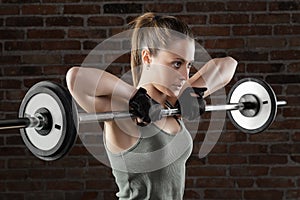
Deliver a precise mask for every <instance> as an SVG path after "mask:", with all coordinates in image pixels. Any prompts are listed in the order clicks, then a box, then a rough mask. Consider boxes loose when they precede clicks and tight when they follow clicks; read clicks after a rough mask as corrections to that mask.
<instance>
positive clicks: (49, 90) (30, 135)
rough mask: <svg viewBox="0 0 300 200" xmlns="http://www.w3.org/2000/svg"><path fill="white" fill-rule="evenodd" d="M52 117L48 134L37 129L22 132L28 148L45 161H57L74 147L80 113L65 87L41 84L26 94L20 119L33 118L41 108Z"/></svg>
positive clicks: (22, 130)
mask: <svg viewBox="0 0 300 200" xmlns="http://www.w3.org/2000/svg"><path fill="white" fill-rule="evenodd" d="M42 108H44V109H47V110H48V111H49V112H50V114H51V117H52V119H51V121H52V126H51V127H50V129H51V130H50V131H49V133H47V134H46V135H43V134H40V133H39V131H38V130H36V129H35V128H30V127H29V128H25V129H20V132H21V136H22V138H23V141H24V143H25V145H26V146H27V147H28V148H29V150H30V151H31V152H32V153H33V154H34V155H35V156H36V157H38V158H40V159H42V160H47V161H51V160H56V159H59V158H61V157H62V156H64V155H65V154H66V153H67V152H69V150H70V149H71V147H72V146H73V144H74V142H75V140H76V136H77V127H78V122H77V110H76V105H75V104H74V102H73V100H72V97H71V95H70V93H69V92H68V90H66V89H65V88H64V87H62V86H60V85H58V84H56V83H52V82H49V81H42V82H39V83H37V84H35V85H34V86H33V87H31V88H30V89H29V90H28V92H27V93H26V95H25V97H24V99H23V101H22V103H21V106H20V109H19V117H26V116H34V115H35V113H36V112H37V111H38V110H39V109H42Z"/></svg>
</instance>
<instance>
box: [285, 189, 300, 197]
mask: <svg viewBox="0 0 300 200" xmlns="http://www.w3.org/2000/svg"><path fill="white" fill-rule="evenodd" d="M286 198H287V199H299V198H300V191H299V190H298V189H296V190H293V189H291V190H287V192H286Z"/></svg>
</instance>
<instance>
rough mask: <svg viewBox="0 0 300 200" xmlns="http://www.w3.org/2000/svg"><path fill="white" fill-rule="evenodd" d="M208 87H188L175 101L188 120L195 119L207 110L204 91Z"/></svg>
mask: <svg viewBox="0 0 300 200" xmlns="http://www.w3.org/2000/svg"><path fill="white" fill-rule="evenodd" d="M206 90H207V88H196V87H188V88H186V89H185V90H184V91H183V93H182V94H181V95H180V97H179V98H178V100H177V101H176V103H175V107H176V108H177V109H179V111H180V113H181V116H182V117H183V118H184V119H187V120H194V119H196V118H197V117H199V116H200V115H202V114H203V113H204V112H205V100H204V99H203V95H204V92H205V91H206Z"/></svg>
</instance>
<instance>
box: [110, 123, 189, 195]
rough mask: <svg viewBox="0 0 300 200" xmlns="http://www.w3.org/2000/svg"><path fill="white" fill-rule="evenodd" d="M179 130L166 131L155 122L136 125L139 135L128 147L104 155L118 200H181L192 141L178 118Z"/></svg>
mask: <svg viewBox="0 0 300 200" xmlns="http://www.w3.org/2000/svg"><path fill="white" fill-rule="evenodd" d="M178 122H179V123H180V126H181V130H180V131H179V132H178V133H177V134H174V135H173V134H172V135H171V134H168V133H166V132H164V131H163V130H160V129H159V128H158V127H157V126H156V125H154V124H153V123H152V124H149V125H148V126H146V127H139V132H140V138H139V139H138V141H137V143H136V144H135V145H134V146H132V147H131V148H130V149H128V150H126V151H123V152H121V153H117V154H115V153H112V152H110V151H109V150H108V149H107V148H106V151H107V154H108V157H109V160H110V164H111V167H112V173H113V175H114V177H115V180H116V184H117V185H118V188H119V192H118V193H117V194H116V195H117V197H118V198H119V199H120V200H125V199H126V200H129V199H130V200H133V199H138V200H143V199H155V200H159V199H161V200H166V199H167V200H168V199H172V200H177V199H178V200H181V199H182V198H183V194H184V186H185V173H186V171H185V163H186V161H187V159H188V157H189V156H190V154H191V152H192V148H193V140H192V138H191V136H190V133H189V132H188V130H187V129H186V128H185V126H184V123H183V122H182V121H181V120H178Z"/></svg>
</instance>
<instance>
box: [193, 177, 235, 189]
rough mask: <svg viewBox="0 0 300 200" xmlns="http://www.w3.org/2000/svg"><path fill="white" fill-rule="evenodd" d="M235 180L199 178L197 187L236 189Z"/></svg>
mask: <svg viewBox="0 0 300 200" xmlns="http://www.w3.org/2000/svg"><path fill="white" fill-rule="evenodd" d="M234 185H235V183H234V180H233V179H228V178H215V179H210V178H197V179H196V184H195V186H196V187H197V188H199V187H200V188H227V187H229V188H230V187H234Z"/></svg>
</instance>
